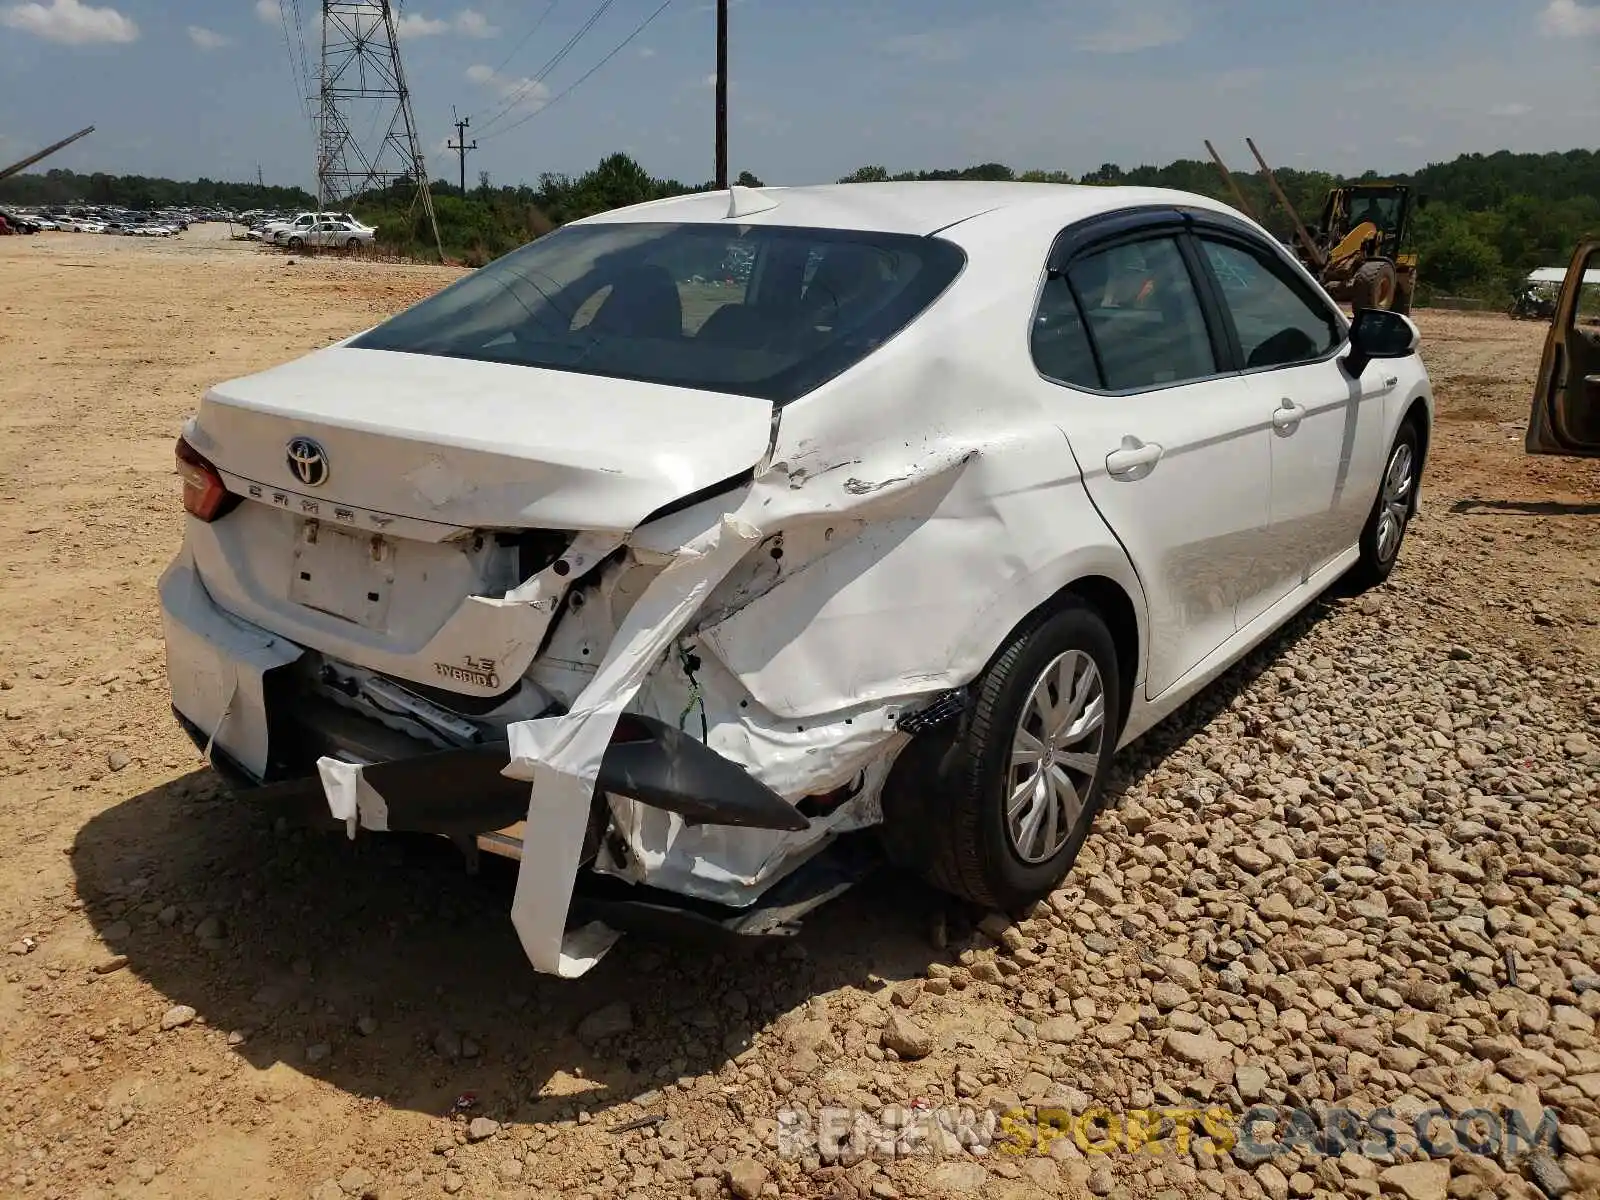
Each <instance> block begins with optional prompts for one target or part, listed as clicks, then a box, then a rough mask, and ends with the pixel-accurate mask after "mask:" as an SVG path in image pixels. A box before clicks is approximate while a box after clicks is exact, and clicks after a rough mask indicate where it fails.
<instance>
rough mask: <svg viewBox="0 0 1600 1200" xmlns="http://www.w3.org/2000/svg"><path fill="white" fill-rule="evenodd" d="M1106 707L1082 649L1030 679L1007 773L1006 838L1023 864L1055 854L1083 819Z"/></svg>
mask: <svg viewBox="0 0 1600 1200" xmlns="http://www.w3.org/2000/svg"><path fill="white" fill-rule="evenodd" d="M1105 710H1106V692H1105V681H1104V680H1103V679H1102V678H1101V676H1100V669H1099V667H1097V666H1096V665H1095V661H1094V659H1093V658H1092V657H1090V656H1089V655H1088V654H1086V653H1084V652H1083V651H1082V650H1068V651H1067V652H1065V653H1064V654H1059V655H1057V656H1056V657H1055V658H1054V659H1052V660H1051V661H1050V663H1049V665H1048V666H1046V667H1045V669H1044V670H1043V671H1041V672H1040V673H1039V676H1038V678H1037V679H1036V680H1035V681H1034V684H1033V688H1032V689H1031V690H1030V691H1029V693H1028V698H1027V700H1026V701H1025V702H1024V704H1023V706H1022V713H1021V715H1020V716H1019V717H1018V718H1017V727H1016V731H1015V733H1014V734H1013V735H1012V739H1011V759H1010V766H1009V769H1008V770H1007V771H1006V791H1005V804H1006V812H1005V817H1006V820H1005V826H1006V836H1007V837H1008V838H1009V839H1010V842H1011V849H1012V850H1013V852H1014V853H1015V854H1016V855H1017V857H1018V858H1019V859H1021V860H1022V861H1023V862H1024V863H1027V864H1029V865H1030V866H1032V865H1036V864H1038V863H1042V862H1046V861H1048V860H1049V859H1050V858H1052V857H1054V856H1055V855H1056V854H1057V853H1059V852H1060V850H1061V848H1062V847H1063V846H1064V845H1066V843H1067V839H1068V838H1070V837H1071V836H1072V831H1073V829H1074V828H1076V826H1077V824H1078V821H1079V819H1080V818H1081V817H1082V816H1083V811H1084V806H1085V802H1086V797H1087V796H1088V795H1089V792H1090V790H1091V789H1092V788H1093V787H1094V782H1095V776H1096V775H1097V774H1098V772H1099V770H1100V750H1101V743H1102V741H1103V739H1104V737H1105V719H1106V711H1105Z"/></svg>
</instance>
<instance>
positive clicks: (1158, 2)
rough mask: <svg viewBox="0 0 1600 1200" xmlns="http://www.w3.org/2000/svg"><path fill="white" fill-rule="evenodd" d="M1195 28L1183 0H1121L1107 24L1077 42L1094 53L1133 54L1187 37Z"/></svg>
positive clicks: (1082, 48) (1172, 43) (1079, 45)
mask: <svg viewBox="0 0 1600 1200" xmlns="http://www.w3.org/2000/svg"><path fill="white" fill-rule="evenodd" d="M1193 30H1194V21H1193V19H1192V18H1191V17H1190V15H1189V10H1188V7H1187V5H1186V4H1185V3H1183V0H1122V2H1121V3H1120V4H1118V5H1117V6H1116V10H1115V12H1114V13H1113V14H1112V15H1111V19H1110V21H1109V22H1108V23H1107V24H1105V25H1103V26H1102V27H1101V28H1099V29H1097V30H1096V31H1095V32H1093V33H1090V34H1086V35H1084V36H1083V37H1080V38H1079V39H1078V43H1077V44H1078V49H1080V50H1087V51H1089V52H1090V53H1091V54H1133V53H1135V52H1137V51H1140V50H1153V49H1155V48H1156V47H1157V46H1171V45H1175V44H1176V43H1178V42H1182V41H1186V40H1187V39H1188V37H1189V34H1190V33H1192V32H1193Z"/></svg>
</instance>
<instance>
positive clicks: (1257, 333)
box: [1195, 222, 1398, 626]
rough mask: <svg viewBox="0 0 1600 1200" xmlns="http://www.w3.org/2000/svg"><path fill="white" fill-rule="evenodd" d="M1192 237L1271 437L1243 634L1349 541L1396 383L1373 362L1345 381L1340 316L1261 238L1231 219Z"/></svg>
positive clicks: (1369, 491) (1375, 467)
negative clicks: (1266, 499)
mask: <svg viewBox="0 0 1600 1200" xmlns="http://www.w3.org/2000/svg"><path fill="white" fill-rule="evenodd" d="M1195 236H1196V239H1197V240H1198V241H1199V244H1200V246H1201V249H1202V251H1203V254H1202V258H1203V260H1204V261H1205V263H1206V265H1207V266H1208V267H1209V268H1210V269H1211V273H1212V278H1213V279H1214V280H1215V282H1216V284H1217V292H1218V295H1219V296H1220V303H1221V307H1222V308H1223V310H1224V311H1225V312H1226V313H1227V316H1228V324H1229V332H1230V335H1231V336H1232V337H1233V339H1234V341H1235V345H1234V347H1233V350H1234V353H1235V355H1236V356H1237V359H1238V362H1239V363H1240V365H1241V366H1242V368H1243V370H1244V378H1245V382H1246V384H1247V385H1248V386H1249V388H1250V390H1251V391H1252V393H1253V394H1254V395H1255V396H1256V397H1257V411H1258V416H1259V419H1261V420H1263V421H1270V423H1271V429H1272V432H1271V444H1272V503H1271V513H1270V526H1271V538H1270V544H1269V546H1268V549H1267V552H1266V553H1264V554H1263V555H1262V557H1261V558H1260V559H1259V560H1258V562H1257V569H1258V572H1259V573H1260V574H1261V575H1262V578H1261V579H1260V581H1259V583H1258V584H1257V585H1256V586H1253V587H1252V588H1251V589H1250V595H1251V597H1252V599H1250V600H1247V601H1246V602H1245V603H1244V606H1243V607H1242V608H1241V610H1240V613H1239V624H1240V625H1241V626H1244V625H1247V624H1249V623H1250V621H1252V620H1254V619H1255V618H1256V617H1258V616H1260V615H1261V614H1262V613H1264V612H1265V611H1266V610H1267V609H1268V608H1269V607H1271V605H1272V604H1274V603H1276V602H1277V601H1278V600H1281V599H1283V598H1284V597H1285V596H1287V595H1289V594H1290V593H1291V592H1293V591H1294V590H1295V588H1297V587H1300V586H1301V585H1302V584H1304V583H1306V582H1307V581H1308V580H1309V579H1310V578H1311V577H1312V576H1313V575H1315V574H1316V573H1317V572H1318V571H1319V570H1320V569H1321V568H1323V567H1324V566H1326V565H1327V564H1328V563H1330V562H1332V561H1333V560H1334V559H1335V558H1337V557H1338V556H1339V554H1341V553H1342V552H1343V551H1345V550H1347V549H1349V548H1350V547H1351V546H1353V545H1355V544H1356V540H1357V539H1358V538H1359V537H1360V534H1361V526H1362V524H1363V523H1364V522H1365V521H1366V518H1367V513H1368V511H1369V510H1370V509H1371V508H1372V500H1373V497H1374V496H1375V495H1376V494H1377V488H1378V478H1379V476H1380V475H1381V473H1382V470H1383V463H1384V452H1385V450H1386V449H1387V446H1386V444H1385V434H1384V423H1385V416H1384V410H1385V404H1386V400H1387V397H1388V396H1389V394H1390V393H1392V392H1393V391H1394V390H1395V387H1396V384H1397V382H1398V381H1397V380H1396V378H1395V372H1394V371H1392V370H1389V369H1387V368H1388V364H1385V363H1382V362H1374V363H1372V364H1371V365H1370V366H1369V367H1368V368H1367V370H1366V372H1365V374H1364V375H1363V377H1362V378H1361V379H1360V380H1352V379H1351V378H1350V377H1349V375H1347V374H1346V373H1345V371H1344V369H1343V367H1342V366H1341V365H1340V363H1339V360H1338V356H1339V353H1340V350H1341V348H1342V347H1343V345H1344V341H1345V323H1344V320H1343V318H1342V317H1341V316H1340V315H1339V312H1338V310H1337V309H1336V308H1334V306H1333V305H1332V304H1330V303H1329V302H1328V301H1327V299H1326V298H1325V297H1323V296H1322V295H1321V294H1320V293H1319V292H1318V290H1317V289H1316V288H1315V287H1314V286H1313V285H1312V284H1311V283H1310V281H1308V280H1305V279H1304V278H1302V276H1301V273H1300V272H1299V271H1298V270H1296V269H1295V268H1294V267H1293V266H1292V265H1291V264H1289V263H1288V262H1286V261H1284V258H1283V256H1282V255H1280V254H1279V253H1278V252H1277V251H1276V250H1275V249H1274V248H1273V247H1272V246H1270V245H1268V244H1267V243H1266V242H1265V240H1264V239H1262V238H1260V237H1259V236H1257V235H1255V234H1253V233H1251V232H1249V231H1247V230H1245V229H1243V228H1240V227H1236V226H1234V225H1233V224H1232V223H1231V222H1230V223H1228V224H1227V225H1221V224H1218V225H1209V224H1207V223H1201V224H1199V226H1198V227H1197V229H1196V231H1195Z"/></svg>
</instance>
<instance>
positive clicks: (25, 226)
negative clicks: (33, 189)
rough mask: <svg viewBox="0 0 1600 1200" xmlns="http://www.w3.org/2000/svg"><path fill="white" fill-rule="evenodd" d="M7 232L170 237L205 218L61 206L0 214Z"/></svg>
mask: <svg viewBox="0 0 1600 1200" xmlns="http://www.w3.org/2000/svg"><path fill="white" fill-rule="evenodd" d="M0 217H3V218H4V223H5V226H6V227H7V230H8V231H9V232H11V233H46V232H51V233H54V232H66V233H115V234H122V235H125V236H129V237H174V236H176V235H177V234H179V233H182V232H183V231H184V230H186V229H188V228H189V225H190V223H191V222H192V221H195V220H204V219H209V217H203V216H201V215H199V214H196V213H193V212H191V211H189V210H165V211H161V212H134V211H130V210H128V209H122V208H101V207H95V208H89V207H71V208H68V207H64V206H57V207H55V208H46V209H6V210H3V211H0Z"/></svg>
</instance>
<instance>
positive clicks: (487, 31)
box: [456, 8, 500, 38]
mask: <svg viewBox="0 0 1600 1200" xmlns="http://www.w3.org/2000/svg"><path fill="white" fill-rule="evenodd" d="M456 32H457V33H459V34H460V35H461V36H462V37H473V38H492V37H494V36H495V34H497V33H499V32H500V31H499V30H498V29H496V28H495V27H494V26H493V25H491V24H489V20H488V18H487V17H485V16H484V15H483V14H482V13H481V12H477V11H476V10H474V9H470V8H464V9H462V10H461V11H460V12H459V13H457V14H456Z"/></svg>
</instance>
